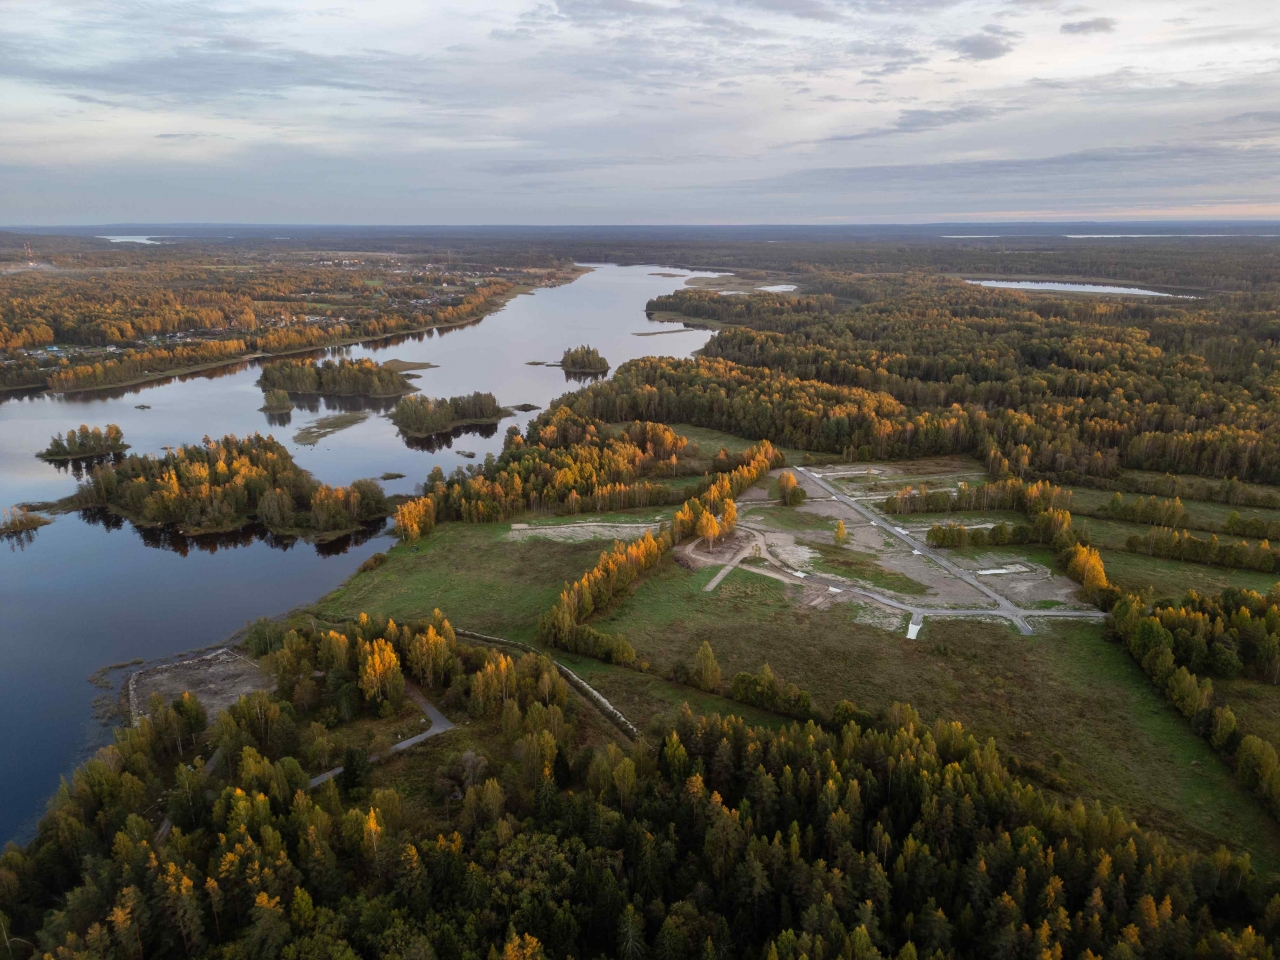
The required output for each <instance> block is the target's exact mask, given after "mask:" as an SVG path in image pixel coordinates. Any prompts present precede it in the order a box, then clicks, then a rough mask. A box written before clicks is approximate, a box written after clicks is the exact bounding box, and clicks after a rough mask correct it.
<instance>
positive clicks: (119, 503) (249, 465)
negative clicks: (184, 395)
mask: <svg viewBox="0 0 1280 960" xmlns="http://www.w3.org/2000/svg"><path fill="white" fill-rule="evenodd" d="M73 500H74V503H75V505H76V506H77V507H108V508H111V509H114V510H117V511H119V512H120V513H123V514H124V515H125V516H127V517H129V518H130V519H132V520H134V521H137V522H141V523H152V524H173V525H176V526H177V527H178V528H180V529H181V530H182V532H184V533H188V534H190V533H199V532H203V531H215V530H230V529H234V528H236V527H239V526H242V525H243V524H244V523H246V522H247V521H248V520H249V519H251V518H252V519H255V520H257V521H258V522H259V523H261V524H262V525H263V526H265V527H267V528H268V529H269V530H272V531H274V532H294V533H297V532H303V533H313V534H319V533H330V534H331V533H334V532H337V531H349V530H352V529H354V528H356V527H358V526H359V525H360V524H361V523H364V522H368V521H371V520H375V519H379V518H382V517H385V516H386V515H387V513H388V509H387V502H386V496H385V495H384V494H383V492H382V487H381V486H380V485H379V484H378V483H377V481H374V480H356V481H355V482H354V483H352V484H351V485H350V486H348V487H330V486H328V485H326V484H323V483H319V482H318V481H316V480H315V479H314V478H313V477H312V476H311V475H310V474H309V473H307V471H305V470H303V469H302V468H301V467H299V466H297V465H296V464H295V463H294V462H293V457H292V456H290V454H289V451H288V449H287V448H286V447H285V446H284V445H283V444H281V443H279V442H278V441H276V440H275V439H273V438H271V437H262V436H260V435H258V434H254V435H253V436H251V437H245V438H243V439H241V438H239V437H234V436H226V437H223V438H222V439H221V440H212V439H210V438H208V437H206V438H205V440H204V442H203V443H202V444H200V445H199V446H196V445H193V444H184V445H183V446H182V447H180V448H178V449H177V450H172V451H170V452H168V453H166V454H165V455H164V456H162V457H156V456H152V455H150V454H147V455H139V454H130V455H129V456H127V457H124V458H122V459H120V460H119V462H116V463H103V464H99V465H97V466H95V467H94V468H93V471H92V473H91V474H90V475H89V477H88V478H87V479H86V480H85V481H84V482H83V483H81V484H80V486H79V489H78V490H77V492H76V494H75V495H74V497H73Z"/></svg>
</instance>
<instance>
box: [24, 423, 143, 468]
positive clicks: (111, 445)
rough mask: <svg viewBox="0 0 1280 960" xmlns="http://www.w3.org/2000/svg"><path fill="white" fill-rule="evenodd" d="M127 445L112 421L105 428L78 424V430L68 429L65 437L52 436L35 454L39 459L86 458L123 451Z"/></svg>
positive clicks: (127, 447)
mask: <svg viewBox="0 0 1280 960" xmlns="http://www.w3.org/2000/svg"><path fill="white" fill-rule="evenodd" d="M128 449H129V445H128V444H127V443H125V442H124V431H122V430H121V429H120V428H119V427H118V426H116V425H115V424H114V423H109V424H107V429H106V430H103V429H102V428H101V427H94V428H93V429H92V430H91V429H89V427H87V426H86V425H85V424H83V423H82V424H80V429H79V430H68V431H67V435H66V436H65V437H59V436H54V437H53V439H51V440H50V441H49V446H48V447H46V448H45V449H44V450H41V451H40V452H39V453H37V454H36V456H37V457H39V458H40V459H41V460H88V459H90V458H91V457H105V456H108V455H110V454H113V453H124V451H126V450H128Z"/></svg>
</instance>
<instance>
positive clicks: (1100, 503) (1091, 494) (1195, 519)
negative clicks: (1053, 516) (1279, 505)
mask: <svg viewBox="0 0 1280 960" xmlns="http://www.w3.org/2000/svg"><path fill="white" fill-rule="evenodd" d="M1112 496H1113V494H1112V492H1111V491H1109V490H1085V489H1076V490H1073V491H1072V494H1071V505H1072V512H1073V513H1079V512H1080V511H1082V510H1088V511H1091V512H1092V511H1097V510H1101V509H1103V508H1104V507H1105V506H1106V505H1107V504H1108V503H1109V502H1110V501H1111V498H1112ZM1138 496H1139V495H1138V494H1134V493H1126V494H1124V500H1125V503H1131V502H1132V501H1134V500H1135V499H1137V497H1138ZM1156 499H1158V500H1166V499H1172V498H1170V497H1161V496H1157V498H1156ZM1182 506H1183V507H1184V508H1185V509H1186V511H1187V517H1188V519H1189V520H1190V521H1191V523H1192V524H1194V526H1195V528H1198V529H1204V528H1211V529H1216V530H1221V529H1222V528H1223V526H1224V525H1225V524H1226V522H1227V517H1229V516H1230V515H1231V512H1232V511H1233V510H1237V511H1239V513H1240V517H1241V519H1243V520H1250V519H1253V518H1259V519H1262V520H1266V521H1268V522H1275V521H1277V520H1280V510H1268V509H1266V508H1264V507H1233V506H1231V505H1230V504H1226V503H1211V502H1209V501H1207V500H1187V499H1184V500H1183V501H1182ZM1220 536H1230V534H1220Z"/></svg>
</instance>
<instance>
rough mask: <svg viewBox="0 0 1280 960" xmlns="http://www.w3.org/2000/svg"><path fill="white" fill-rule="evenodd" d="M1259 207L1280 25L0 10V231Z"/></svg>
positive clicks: (515, 3)
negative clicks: (8, 227) (180, 224)
mask: <svg viewBox="0 0 1280 960" xmlns="http://www.w3.org/2000/svg"><path fill="white" fill-rule="evenodd" d="M1154 216H1169V217H1181V218H1193V217H1206V218H1218V219H1226V218H1247V217H1265V218H1276V217H1280V5H1277V4H1276V3H1275V2H1274V0H1239V2H1231V3H1214V4H1211V3H1204V2H1200V3H1192V2H1181V0H1126V2H1125V3H1123V4H1119V3H1115V2H1114V0H1113V2H1111V3H1108V4H1090V3H1075V2H1066V3H1057V2H1052V0H967V2H954V0H558V2H539V0H474V2H453V0H449V2H440V0H427V2H421V0H419V2H409V0H360V2H351V0H334V2H332V3H329V4H326V3H325V2H318V3H307V2H302V0H265V2H261V3H257V2H252V0H199V2H195V0H0V223H8V224H55V223H103V222H164V221H170V222H173V221H185V222H193V221H204V222H216V221H225V222H291V223H344V222H345V223H662V222H673V223H711V222H715V223H763V222H789V223H796V222H813V223H842V222H876V221H920V220H958V219H1018V218H1026V219H1048V218H1056V217H1070V218H1120V219H1133V218H1142V217H1154Z"/></svg>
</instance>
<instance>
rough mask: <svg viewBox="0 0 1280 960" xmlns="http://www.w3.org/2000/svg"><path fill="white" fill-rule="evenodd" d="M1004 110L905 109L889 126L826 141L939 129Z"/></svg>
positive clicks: (969, 106) (972, 106)
mask: <svg viewBox="0 0 1280 960" xmlns="http://www.w3.org/2000/svg"><path fill="white" fill-rule="evenodd" d="M1001 112H1002V111H1000V110H997V109H996V108H995V107H993V106H991V105H989V104H964V105H962V106H958V107H951V108H948V109H946V110H923V109H911V110H903V111H901V112H900V113H899V114H898V119H897V120H896V121H895V122H894V123H893V124H891V125H890V126H887V127H876V128H874V129H872V130H865V131H863V132H862V133H853V134H848V135H844V136H834V137H827V138H826V141H825V142H828V143H836V142H840V141H851V140H870V139H873V138H876V137H887V136H891V135H893V134H895V133H923V132H924V131H926V130H937V129H938V128H939V127H949V126H951V125H953V124H957V123H976V122H978V121H980V120H989V119H991V118H992V117H995V116H998V115H999V114H1000V113H1001Z"/></svg>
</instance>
